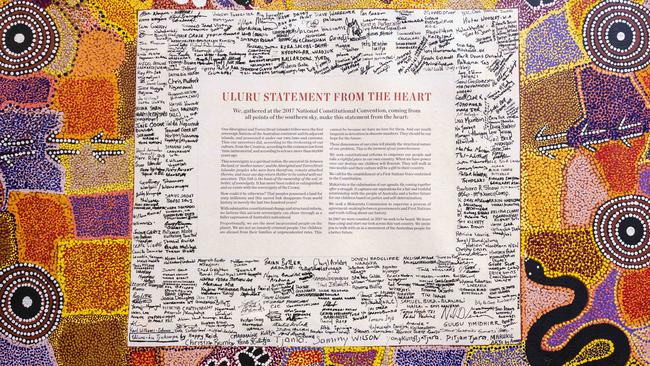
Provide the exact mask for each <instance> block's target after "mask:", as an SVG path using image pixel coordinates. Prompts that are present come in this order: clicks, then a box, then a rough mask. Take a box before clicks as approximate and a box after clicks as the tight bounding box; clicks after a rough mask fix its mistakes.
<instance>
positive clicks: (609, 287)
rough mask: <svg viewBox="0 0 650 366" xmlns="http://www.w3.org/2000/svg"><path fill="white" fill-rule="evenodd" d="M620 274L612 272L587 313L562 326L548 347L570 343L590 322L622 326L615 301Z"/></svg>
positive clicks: (600, 287) (602, 284) (554, 334)
mask: <svg viewBox="0 0 650 366" xmlns="http://www.w3.org/2000/svg"><path fill="white" fill-rule="evenodd" d="M617 274H618V272H617V271H616V270H612V271H611V272H610V273H609V275H608V276H607V277H606V278H605V280H604V281H603V282H602V283H601V284H600V285H599V286H598V287H597V288H596V291H595V293H594V300H593V303H592V304H590V305H587V306H589V307H588V308H587V311H586V312H584V313H582V315H581V316H580V317H578V318H577V319H576V320H574V321H572V322H570V323H568V324H565V325H562V326H560V327H559V328H558V329H557V330H556V331H555V332H553V333H552V334H551V336H550V337H549V338H548V341H547V343H548V345H549V346H551V347H558V346H561V345H562V344H563V343H564V342H566V341H568V340H569V338H570V337H571V334H573V333H574V332H575V331H577V330H578V329H579V328H580V327H582V326H583V325H585V324H586V323H588V322H590V321H596V320H610V321H612V322H614V323H616V324H619V325H621V320H620V319H619V317H618V315H617V313H618V311H617V310H616V304H615V303H614V299H615V298H616V295H615V294H614V287H615V286H616V276H617Z"/></svg>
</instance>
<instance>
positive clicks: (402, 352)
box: [393, 348, 465, 366]
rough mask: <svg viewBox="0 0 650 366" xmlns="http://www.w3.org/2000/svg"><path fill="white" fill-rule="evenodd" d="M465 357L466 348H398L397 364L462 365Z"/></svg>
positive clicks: (401, 365) (396, 351) (413, 365)
mask: <svg viewBox="0 0 650 366" xmlns="http://www.w3.org/2000/svg"><path fill="white" fill-rule="evenodd" d="M464 357H465V350H464V349H460V348H459V349H446V350H436V349H399V348H398V349H396V350H395V351H394V359H393V360H394V362H395V366H420V365H429V366H461V365H462V364H463V358H464Z"/></svg>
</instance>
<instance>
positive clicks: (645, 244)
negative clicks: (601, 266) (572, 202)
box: [593, 195, 650, 269]
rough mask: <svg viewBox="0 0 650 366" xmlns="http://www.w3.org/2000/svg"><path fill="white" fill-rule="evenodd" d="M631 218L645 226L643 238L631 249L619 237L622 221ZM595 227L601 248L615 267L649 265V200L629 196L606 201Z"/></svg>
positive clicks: (594, 224)
mask: <svg viewBox="0 0 650 366" xmlns="http://www.w3.org/2000/svg"><path fill="white" fill-rule="evenodd" d="M629 217H633V218H636V219H638V220H639V221H640V222H641V223H642V225H643V236H642V238H641V240H640V241H639V243H638V244H637V245H634V246H632V247H630V246H628V245H627V244H626V243H625V242H624V241H623V239H622V238H621V237H620V235H619V234H618V228H619V225H620V223H621V221H623V220H624V219H626V218H629ZM593 228H594V239H595V241H596V244H597V245H598V249H600V252H601V253H602V254H603V255H604V256H605V257H606V258H607V259H608V260H609V261H611V262H612V263H614V264H615V265H617V266H619V267H622V268H628V269H639V268H643V267H646V266H648V265H650V239H649V235H650V234H649V233H648V229H649V228H650V199H648V198H646V197H644V196H639V195H627V196H621V197H616V198H614V199H611V200H609V201H607V202H605V203H604V204H603V205H602V206H600V208H599V209H598V211H597V212H596V215H595V216H594V223H593Z"/></svg>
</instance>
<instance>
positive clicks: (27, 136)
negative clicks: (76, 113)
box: [0, 108, 63, 192]
mask: <svg viewBox="0 0 650 366" xmlns="http://www.w3.org/2000/svg"><path fill="white" fill-rule="evenodd" d="M0 121H2V123H0V140H2V139H7V140H6V141H7V142H8V143H10V142H18V141H27V142H25V143H24V144H22V145H19V146H0V171H1V172H2V174H3V176H4V180H5V184H6V186H7V189H8V190H9V191H11V190H15V189H22V190H36V191H49V192H62V191H63V182H62V181H63V171H62V169H61V167H60V166H59V165H58V164H57V163H55V162H53V161H52V160H50V159H49V158H48V157H47V156H46V153H45V148H46V143H45V139H46V137H47V136H48V135H49V134H50V133H51V132H53V130H55V129H56V128H58V127H59V126H60V125H61V115H60V114H59V113H56V112H53V111H50V110H46V109H41V110H29V111H27V110H24V109H21V108H10V109H7V110H4V111H0ZM21 154H22V155H21Z"/></svg>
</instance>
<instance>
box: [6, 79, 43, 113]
mask: <svg viewBox="0 0 650 366" xmlns="http://www.w3.org/2000/svg"><path fill="white" fill-rule="evenodd" d="M51 88H52V82H51V81H50V79H48V78H46V77H40V76H39V77H29V78H21V79H9V78H5V77H0V106H3V105H5V104H7V103H13V104H16V105H20V106H22V105H26V104H29V105H30V106H34V105H38V106H45V104H46V103H47V102H48V101H49V97H50V93H51Z"/></svg>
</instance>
